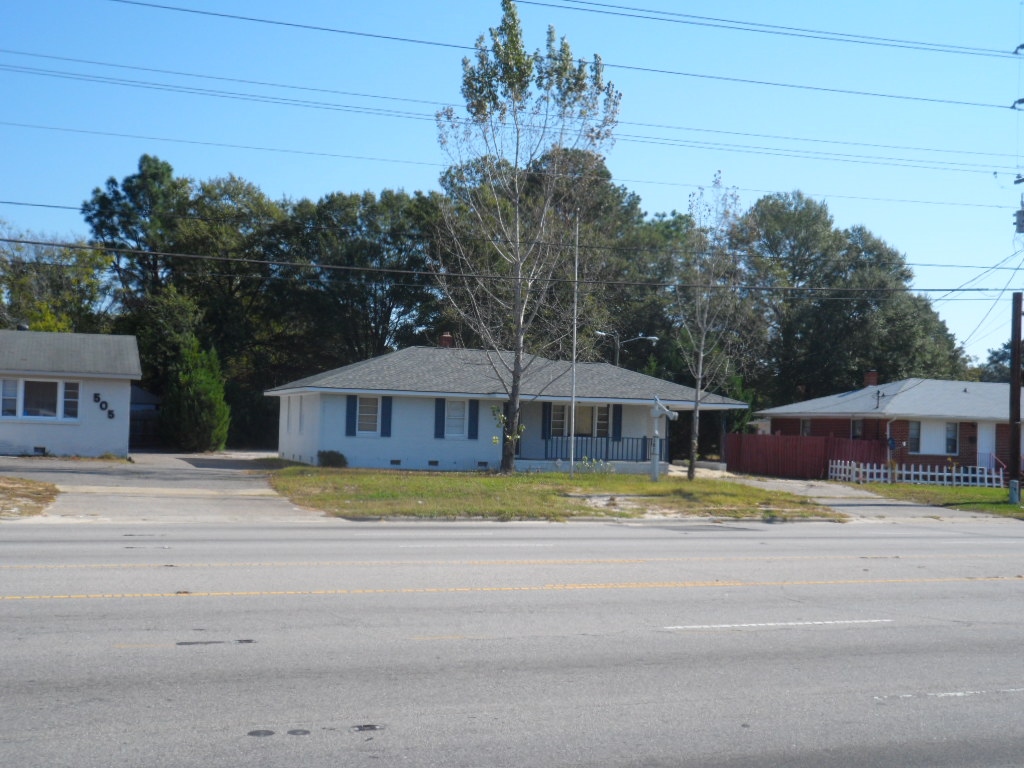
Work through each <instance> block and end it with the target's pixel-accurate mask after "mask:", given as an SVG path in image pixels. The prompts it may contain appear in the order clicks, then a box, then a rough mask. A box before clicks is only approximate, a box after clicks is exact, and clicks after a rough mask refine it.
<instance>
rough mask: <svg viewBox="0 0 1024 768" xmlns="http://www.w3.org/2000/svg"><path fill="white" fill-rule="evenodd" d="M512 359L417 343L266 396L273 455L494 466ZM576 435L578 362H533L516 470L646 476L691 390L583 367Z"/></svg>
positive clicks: (707, 397)
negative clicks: (274, 414)
mask: <svg viewBox="0 0 1024 768" xmlns="http://www.w3.org/2000/svg"><path fill="white" fill-rule="evenodd" d="M509 360H510V355H508V354H507V353H496V352H489V351H485V350H476V349H458V348H447V347H436V348H435V347H410V348H407V349H403V350H400V351H398V352H392V353H390V354H386V355H382V356H381V357H376V358H372V359H370V360H365V361H363V362H360V363H355V364H353V365H348V366H345V367H343V368H338V369H336V370H333V371H328V372H326V373H321V374H317V375H315V376H310V377H308V378H305V379H300V380H299V381H293V382H291V383H289V384H284V385H282V386H279V387H275V388H274V389H271V390H269V391H267V392H266V393H265V394H266V395H267V396H269V397H276V398H278V399H279V400H280V403H281V410H280V431H279V437H278V451H279V454H280V456H281V457H282V458H285V459H289V460H291V461H297V462H301V463H305V464H316V463H317V462H318V454H319V452H320V451H338V452H340V453H342V454H344V456H345V457H346V459H347V460H348V464H349V466H351V467H370V468H402V469H415V470H458V471H467V470H479V469H497V468H498V467H499V466H500V464H501V444H500V441H501V429H500V427H499V425H498V420H497V418H496V415H495V414H496V413H501V409H502V407H503V405H504V404H505V402H506V401H507V399H508V395H507V391H508V380H509V375H508V373H507V370H506V365H505V364H506V363H508V362H509ZM575 380H576V395H575V401H576V418H575V432H576V435H575V438H573V437H572V436H570V434H569V429H570V427H569V424H570V418H569V414H570V410H571V404H572V401H573V387H572V382H573V365H572V364H571V363H570V362H568V361H555V360H548V359H545V358H541V357H530V358H528V367H527V369H526V373H525V375H524V377H523V385H522V422H523V424H524V425H525V430H524V432H523V436H522V438H521V440H520V441H519V444H518V453H517V460H516V467H517V469H519V470H555V469H560V468H568V462H569V459H570V453H571V452H574V458H575V460H576V461H582V460H584V458H586V459H588V460H598V461H601V462H606V463H607V464H610V465H612V466H613V467H614V468H615V469H616V471H620V472H638V473H642V472H646V471H647V470H648V468H649V467H650V466H651V464H652V462H651V459H652V455H651V452H652V451H654V452H655V453H656V454H657V455H658V456H659V458H660V460H661V461H662V462H667V461H668V456H666V455H665V452H666V449H667V440H665V439H664V438H665V436H666V421H667V419H666V416H665V415H663V414H664V410H662V411H659V412H658V414H659V415H658V416H657V417H654V416H653V415H652V412H653V411H654V410H655V408H654V407H655V405H656V402H658V401H660V403H661V404H662V406H663V407H664V409H668V410H671V411H675V412H688V411H692V410H693V408H694V404H695V400H696V396H697V393H696V391H695V390H694V389H692V388H691V387H685V386H682V385H679V384H673V383H671V382H667V381H663V380H662V379H657V378H654V377H652V376H646V375H644V374H641V373H636V372H634V371H629V370H626V369H624V368H618V367H616V366H613V365H609V364H607V363H577V364H576V365H575ZM700 407H701V410H708V411H712V410H732V409H745V408H746V407H747V406H746V404H745V403H741V402H739V401H736V400H732V399H729V398H726V397H721V396H719V395H713V394H710V393H707V392H705V393H702V397H701V403H700Z"/></svg>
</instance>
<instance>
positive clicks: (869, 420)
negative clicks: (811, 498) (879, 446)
mask: <svg viewBox="0 0 1024 768" xmlns="http://www.w3.org/2000/svg"><path fill="white" fill-rule="evenodd" d="M1009 411H1010V386H1009V384H993V383H987V382H976V381H939V380H935V379H904V380H903V381H895V382H892V383H890V384H878V383H877V381H876V380H874V379H873V378H871V377H870V374H869V378H867V379H866V380H865V386H864V388H863V389H858V390H854V391H852V392H843V393H841V394H838V395H831V396H829V397H819V398H816V399H814V400H807V401H804V402H802V403H793V404H791V405H784V406H780V407H777V408H769V409H767V410H764V411H760V412H759V413H758V415H759V416H762V417H765V418H768V419H770V420H771V427H770V430H771V434H775V435H804V436H811V437H837V438H849V439H853V440H884V441H887V444H888V454H889V455H888V458H889V459H890V460H891V461H894V462H896V463H897V464H926V465H940V464H947V463H950V462H952V463H956V464H958V465H961V466H979V467H986V468H988V469H995V468H997V467H1000V466H1002V467H1004V468H1005V467H1006V465H1007V464H1008V462H1009V458H1010V439H1009V434H1010V426H1009ZM1018 450H1020V447H1019V446H1018Z"/></svg>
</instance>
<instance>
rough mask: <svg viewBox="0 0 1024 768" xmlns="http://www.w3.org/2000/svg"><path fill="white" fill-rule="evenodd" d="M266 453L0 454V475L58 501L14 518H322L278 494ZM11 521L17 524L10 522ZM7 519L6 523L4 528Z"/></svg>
mask: <svg viewBox="0 0 1024 768" xmlns="http://www.w3.org/2000/svg"><path fill="white" fill-rule="evenodd" d="M274 455H275V454H272V453H259V452H242V451H226V452H221V453H215V454H183V453H176V454H170V453H137V454H132V461H131V462H126V461H101V460H92V459H54V458H48V457H9V456H0V474H7V475H12V476H15V477H24V478H27V479H29V480H41V481H43V482H48V483H53V484H54V485H56V486H57V488H58V489H59V490H60V495H59V496H58V497H57V500H56V501H55V502H54V503H53V504H52V505H51V506H50V507H49V508H48V509H47V510H46V512H45V513H44V514H43V515H42V516H37V517H32V518H25V519H24V520H22V521H21V522H29V521H35V522H76V521H78V522H94V523H102V522H116V523H126V522H165V523H168V522H169V523H174V522H187V523H195V522H215V523H223V522H242V521H245V522H298V521H305V522H308V521H317V520H323V521H327V520H329V519H331V518H327V517H325V516H324V515H323V514H322V513H320V512H316V511H311V510H305V509H300V508H298V507H296V506H294V505H293V504H291V502H289V501H288V500H287V499H285V498H283V497H281V496H278V495H277V494H276V493H275V492H274V491H273V490H272V489H271V488H270V485H269V484H268V482H267V473H266V472H265V471H264V470H262V469H261V468H260V466H259V464H258V459H260V458H266V457H272V456H274ZM11 522H18V521H11ZM6 524H7V523H5V525H6Z"/></svg>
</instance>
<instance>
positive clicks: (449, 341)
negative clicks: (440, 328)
mask: <svg viewBox="0 0 1024 768" xmlns="http://www.w3.org/2000/svg"><path fill="white" fill-rule="evenodd" d="M440 343H441V346H442V347H444V348H445V349H451V347H452V346H454V344H455V339H454V338H452V335H451V334H450V333H449V332H448V331H445V332H444V333H442V334H441V342H440Z"/></svg>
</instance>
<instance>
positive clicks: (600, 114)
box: [437, 0, 620, 472]
mask: <svg viewBox="0 0 1024 768" xmlns="http://www.w3.org/2000/svg"><path fill="white" fill-rule="evenodd" d="M501 7H502V19H501V23H500V25H499V26H498V27H497V28H492V29H491V30H490V39H489V42H488V40H487V39H486V38H485V37H484V36H482V35H481V36H480V38H479V39H478V40H477V43H476V55H475V57H474V58H473V59H469V58H467V59H464V60H463V74H462V95H463V98H464V99H465V107H466V111H465V114H464V115H457V114H456V111H455V109H454V108H451V107H449V108H447V109H445V110H442V111H441V112H440V113H438V116H437V120H438V127H439V131H440V141H441V146H442V147H443V148H444V149H445V150H446V151H447V152H448V153H449V156H450V158H451V160H452V165H451V167H450V168H449V169H448V171H446V172H445V173H444V175H443V176H442V179H441V183H442V188H443V190H444V192H445V193H446V195H447V204H446V205H445V206H444V208H443V213H444V219H443V221H444V225H445V226H444V235H445V239H444V241H443V242H442V243H441V244H440V246H439V249H438V254H437V259H438V264H437V277H438V281H439V285H440V286H441V288H442V290H443V291H444V293H445V295H446V297H447V298H448V299H449V301H450V305H451V307H452V308H453V309H454V311H455V312H456V313H457V315H458V317H459V319H460V320H461V321H462V322H463V323H465V324H466V325H467V327H468V328H469V329H470V330H471V331H472V333H473V334H474V335H475V336H476V337H477V338H478V339H479V340H480V341H481V342H482V343H483V344H484V345H486V346H487V347H488V348H490V349H493V350H495V351H498V350H501V351H507V352H509V353H510V354H509V355H508V357H504V356H501V357H499V356H497V355H495V356H494V357H493V360H494V365H495V366H496V368H497V369H498V370H499V371H500V372H501V373H502V374H503V378H504V379H505V380H506V381H507V382H508V390H507V395H508V400H507V402H506V406H505V408H504V412H503V414H502V417H501V424H502V429H503V433H504V440H503V445H502V459H501V469H502V471H505V472H509V471H513V470H514V469H515V443H516V441H517V440H518V438H519V436H520V427H521V414H520V393H521V383H522V377H523V374H524V372H525V371H526V368H527V366H528V365H529V360H530V358H529V357H528V352H546V351H548V349H549V347H550V346H551V345H552V343H554V344H556V345H558V344H561V343H562V341H561V339H562V337H564V334H565V327H566V325H567V324H566V322H565V321H566V319H567V318H565V317H564V316H563V317H562V322H561V324H560V330H559V332H558V336H556V338H555V339H551V338H548V334H547V333H545V332H544V331H543V328H544V326H547V328H549V329H550V327H551V325H552V323H551V320H550V317H551V312H552V307H551V301H552V299H553V297H554V296H555V294H556V286H557V285H558V284H559V281H560V280H563V279H564V278H565V277H566V276H567V275H570V274H571V271H570V270H571V267H568V268H567V264H568V265H571V263H572V253H573V245H574V242H573V238H572V237H571V236H570V233H571V232H573V230H574V226H575V223H574V222H573V221H572V220H570V218H569V217H568V216H566V210H565V209H566V208H567V207H568V208H569V209H570V210H573V211H575V210H576V209H578V208H580V206H579V205H573V204H572V203H571V202H568V203H567V201H566V200H565V198H564V194H563V192H564V190H565V189H566V184H565V180H566V178H567V177H569V176H570V175H571V174H572V173H573V172H574V171H576V170H578V169H579V167H580V166H579V164H578V158H577V157H575V156H574V155H573V154H572V153H570V152H565V150H584V151H587V152H591V153H597V152H598V151H600V149H601V148H602V147H604V146H607V145H608V144H609V143H610V141H611V137H612V130H613V127H614V125H615V122H616V119H617V115H618V107H619V100H620V95H619V93H618V92H617V91H616V90H615V89H614V87H613V86H612V85H611V83H608V82H606V81H605V80H604V74H603V67H602V64H601V60H600V58H598V57H594V59H593V61H592V62H590V63H587V62H585V61H577V60H576V59H575V58H574V57H573V55H572V50H571V48H570V46H569V44H568V42H566V40H565V39H564V38H563V39H562V40H558V39H557V38H556V35H555V32H554V29H553V28H549V30H548V37H547V46H546V49H545V50H544V51H538V52H536V53H534V54H530V53H528V52H527V50H526V48H525V46H524V42H523V36H522V29H521V25H520V21H519V14H518V11H517V9H516V5H515V3H514V2H512V0H502V4H501ZM573 163H575V164H573ZM576 181H577V182H578V181H579V180H578V179H577V180H576ZM584 186H585V185H584ZM556 202H558V204H557V205H556ZM535 323H536V324H537V325H536V328H535Z"/></svg>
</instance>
